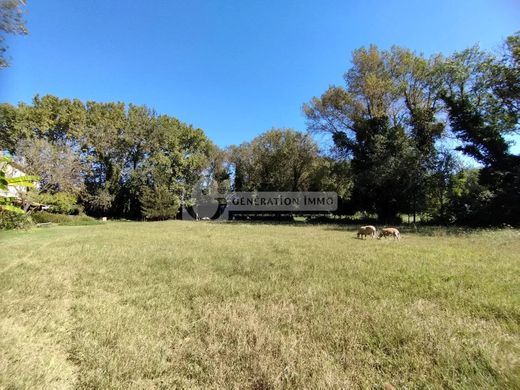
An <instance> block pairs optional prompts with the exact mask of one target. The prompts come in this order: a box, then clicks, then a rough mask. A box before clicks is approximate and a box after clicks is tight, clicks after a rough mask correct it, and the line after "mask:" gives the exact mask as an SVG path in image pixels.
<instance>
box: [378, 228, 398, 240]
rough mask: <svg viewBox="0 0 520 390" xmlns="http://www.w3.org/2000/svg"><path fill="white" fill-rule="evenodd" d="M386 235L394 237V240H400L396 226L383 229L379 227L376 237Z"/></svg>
mask: <svg viewBox="0 0 520 390" xmlns="http://www.w3.org/2000/svg"><path fill="white" fill-rule="evenodd" d="M387 236H392V237H394V240H395V239H397V240H400V239H401V234H400V233H399V230H397V229H396V228H384V229H381V231H380V232H379V237H378V238H381V237H385V238H386V237H387Z"/></svg>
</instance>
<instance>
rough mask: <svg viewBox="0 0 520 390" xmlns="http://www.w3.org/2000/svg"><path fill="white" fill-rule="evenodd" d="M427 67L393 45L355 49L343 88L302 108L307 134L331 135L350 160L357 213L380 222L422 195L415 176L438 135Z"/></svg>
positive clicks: (421, 173)
mask: <svg viewBox="0 0 520 390" xmlns="http://www.w3.org/2000/svg"><path fill="white" fill-rule="evenodd" d="M434 62H435V61H434V59H432V60H426V59H424V58H422V57H420V56H417V55H415V54H414V53H412V52H410V51H408V50H405V49H400V48H397V47H396V48H393V49H392V50H391V51H390V52H387V51H380V50H379V49H378V48H377V47H376V46H373V45H372V46H370V47H369V48H361V49H358V50H356V51H354V53H353V56H352V64H353V65H352V67H351V68H350V69H349V70H348V71H347V72H346V73H345V76H344V79H345V84H346V86H345V87H344V88H343V87H330V88H329V89H328V90H327V91H326V92H325V93H324V94H323V95H322V96H321V97H320V98H313V99H312V100H311V102H310V103H308V104H305V105H304V112H305V114H306V116H307V119H308V126H309V129H310V130H312V131H318V132H326V133H329V134H331V136H332V140H333V142H334V147H335V151H336V152H337V155H338V156H339V157H340V158H345V159H348V160H351V166H352V173H353V175H354V188H353V193H352V194H353V201H354V203H356V204H357V208H358V209H359V210H365V211H370V212H376V213H377V214H378V216H379V218H380V219H381V220H384V221H391V220H395V219H396V216H397V214H398V213H399V212H400V211H409V210H411V209H413V210H415V207H411V206H410V203H412V205H414V206H416V205H417V203H418V198H419V196H421V197H424V194H423V192H424V191H423V190H424V187H425V181H424V180H423V177H424V176H425V175H426V174H427V171H428V168H429V167H430V166H432V161H431V160H432V159H433V158H434V156H435V146H434V145H435V141H436V139H438V137H440V135H441V134H442V130H443V127H442V125H441V124H440V123H439V122H438V121H437V120H436V117H435V115H436V113H437V107H436V97H435V94H434V93H433V88H432V87H431V83H430V81H431V80H432V79H433V74H434V70H433V69H434V65H433V64H434Z"/></svg>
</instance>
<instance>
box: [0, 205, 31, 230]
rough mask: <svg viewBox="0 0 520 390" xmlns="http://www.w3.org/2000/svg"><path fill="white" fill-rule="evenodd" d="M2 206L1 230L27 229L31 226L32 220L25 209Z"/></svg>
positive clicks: (0, 209) (0, 212) (0, 213)
mask: <svg viewBox="0 0 520 390" xmlns="http://www.w3.org/2000/svg"><path fill="white" fill-rule="evenodd" d="M0 207H1V208H0V230H11V229H26V228H28V227H29V226H31V224H32V220H31V218H30V217H29V216H28V215H27V214H26V213H24V212H23V210H21V209H19V208H17V207H13V206H0ZM20 211H21V212H20Z"/></svg>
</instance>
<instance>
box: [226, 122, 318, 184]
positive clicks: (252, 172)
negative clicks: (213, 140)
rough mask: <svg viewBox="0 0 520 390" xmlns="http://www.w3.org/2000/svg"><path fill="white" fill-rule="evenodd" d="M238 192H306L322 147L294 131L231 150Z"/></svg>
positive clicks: (276, 131)
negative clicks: (319, 149)
mask: <svg viewBox="0 0 520 390" xmlns="http://www.w3.org/2000/svg"><path fill="white" fill-rule="evenodd" d="M230 156H231V157H230V158H231V163H232V165H233V166H234V179H235V180H234V188H235V190H237V191H253V190H257V191H302V190H306V189H308V188H309V185H310V178H311V175H312V172H313V170H314V169H315V165H316V162H317V161H318V147H317V145H316V143H315V142H314V141H313V140H312V139H311V138H310V136H309V135H307V134H303V133H299V132H297V131H295V130H291V129H273V130H270V131H267V132H265V133H263V134H261V135H259V136H258V137H256V138H255V139H253V140H252V141H251V142H250V143H244V144H242V145H240V146H238V147H232V148H231V149H230Z"/></svg>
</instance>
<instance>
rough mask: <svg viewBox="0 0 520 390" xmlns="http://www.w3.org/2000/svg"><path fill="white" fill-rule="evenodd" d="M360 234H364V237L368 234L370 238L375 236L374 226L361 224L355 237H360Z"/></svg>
mask: <svg viewBox="0 0 520 390" xmlns="http://www.w3.org/2000/svg"><path fill="white" fill-rule="evenodd" d="M361 236H364V237H365V238H366V237H367V236H370V237H372V238H374V237H375V236H376V228H375V227H373V226H370V225H368V226H361V227H360V228H359V230H358V233H357V238H359V237H361Z"/></svg>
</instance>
